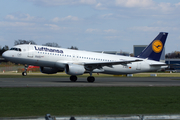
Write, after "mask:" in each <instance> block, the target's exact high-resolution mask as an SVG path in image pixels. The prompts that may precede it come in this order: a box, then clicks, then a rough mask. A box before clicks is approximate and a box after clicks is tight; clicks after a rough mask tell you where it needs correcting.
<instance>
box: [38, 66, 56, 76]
mask: <svg viewBox="0 0 180 120" xmlns="http://www.w3.org/2000/svg"><path fill="white" fill-rule="evenodd" d="M40 71H41V72H42V73H45V74H56V73H57V72H58V69H56V68H51V67H40Z"/></svg>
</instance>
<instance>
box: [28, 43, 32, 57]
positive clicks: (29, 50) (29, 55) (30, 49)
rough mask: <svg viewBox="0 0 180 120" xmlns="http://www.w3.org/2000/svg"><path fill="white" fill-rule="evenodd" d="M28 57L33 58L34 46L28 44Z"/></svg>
mask: <svg viewBox="0 0 180 120" xmlns="http://www.w3.org/2000/svg"><path fill="white" fill-rule="evenodd" d="M28 57H30V58H33V46H31V45H29V46H28Z"/></svg>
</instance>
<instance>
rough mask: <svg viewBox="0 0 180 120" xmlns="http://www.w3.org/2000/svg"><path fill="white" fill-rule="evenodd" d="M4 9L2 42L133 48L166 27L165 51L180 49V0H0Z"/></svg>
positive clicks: (0, 19) (92, 48)
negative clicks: (28, 41) (24, 41)
mask: <svg viewBox="0 0 180 120" xmlns="http://www.w3.org/2000/svg"><path fill="white" fill-rule="evenodd" d="M0 11H1V12H0V46H1V47H4V46H5V45H8V46H9V47H10V48H11V47H12V46H13V45H14V41H15V40H19V39H22V40H33V41H34V42H36V43H37V44H38V45H42V44H46V43H49V42H50V43H53V42H54V43H57V44H58V45H59V46H61V47H63V48H68V47H71V46H76V47H77V48H78V49H80V50H88V51H123V52H129V53H133V45H148V44H149V43H150V42H151V41H152V40H153V39H154V38H155V37H156V36H157V35H158V34H159V32H168V33H169V34H168V38H167V41H166V46H165V52H166V53H170V52H173V51H180V0H1V1H0Z"/></svg>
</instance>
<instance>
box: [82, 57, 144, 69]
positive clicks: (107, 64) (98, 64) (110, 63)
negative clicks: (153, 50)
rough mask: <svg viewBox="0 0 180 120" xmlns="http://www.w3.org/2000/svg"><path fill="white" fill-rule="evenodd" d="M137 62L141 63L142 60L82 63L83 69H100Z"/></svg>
mask: <svg viewBox="0 0 180 120" xmlns="http://www.w3.org/2000/svg"><path fill="white" fill-rule="evenodd" d="M139 61H143V60H139V59H136V60H122V61H114V62H95V63H94V62H93V63H84V66H85V67H92V68H101V67H103V66H111V67H112V65H123V64H128V63H131V62H139Z"/></svg>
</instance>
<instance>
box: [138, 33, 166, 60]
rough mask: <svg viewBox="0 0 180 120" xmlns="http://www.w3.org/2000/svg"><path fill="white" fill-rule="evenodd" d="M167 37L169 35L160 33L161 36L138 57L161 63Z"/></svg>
mask: <svg viewBox="0 0 180 120" xmlns="http://www.w3.org/2000/svg"><path fill="white" fill-rule="evenodd" d="M167 35H168V33H165V32H160V33H159V35H158V36H157V37H156V38H155V39H154V40H153V41H152V42H151V43H150V44H149V45H148V46H147V47H146V48H145V49H144V50H143V51H142V52H141V53H140V54H139V55H138V56H137V57H138V58H144V59H150V60H155V61H159V60H160V58H161V54H162V51H163V49H164V45H165V42H166V38H167Z"/></svg>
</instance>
